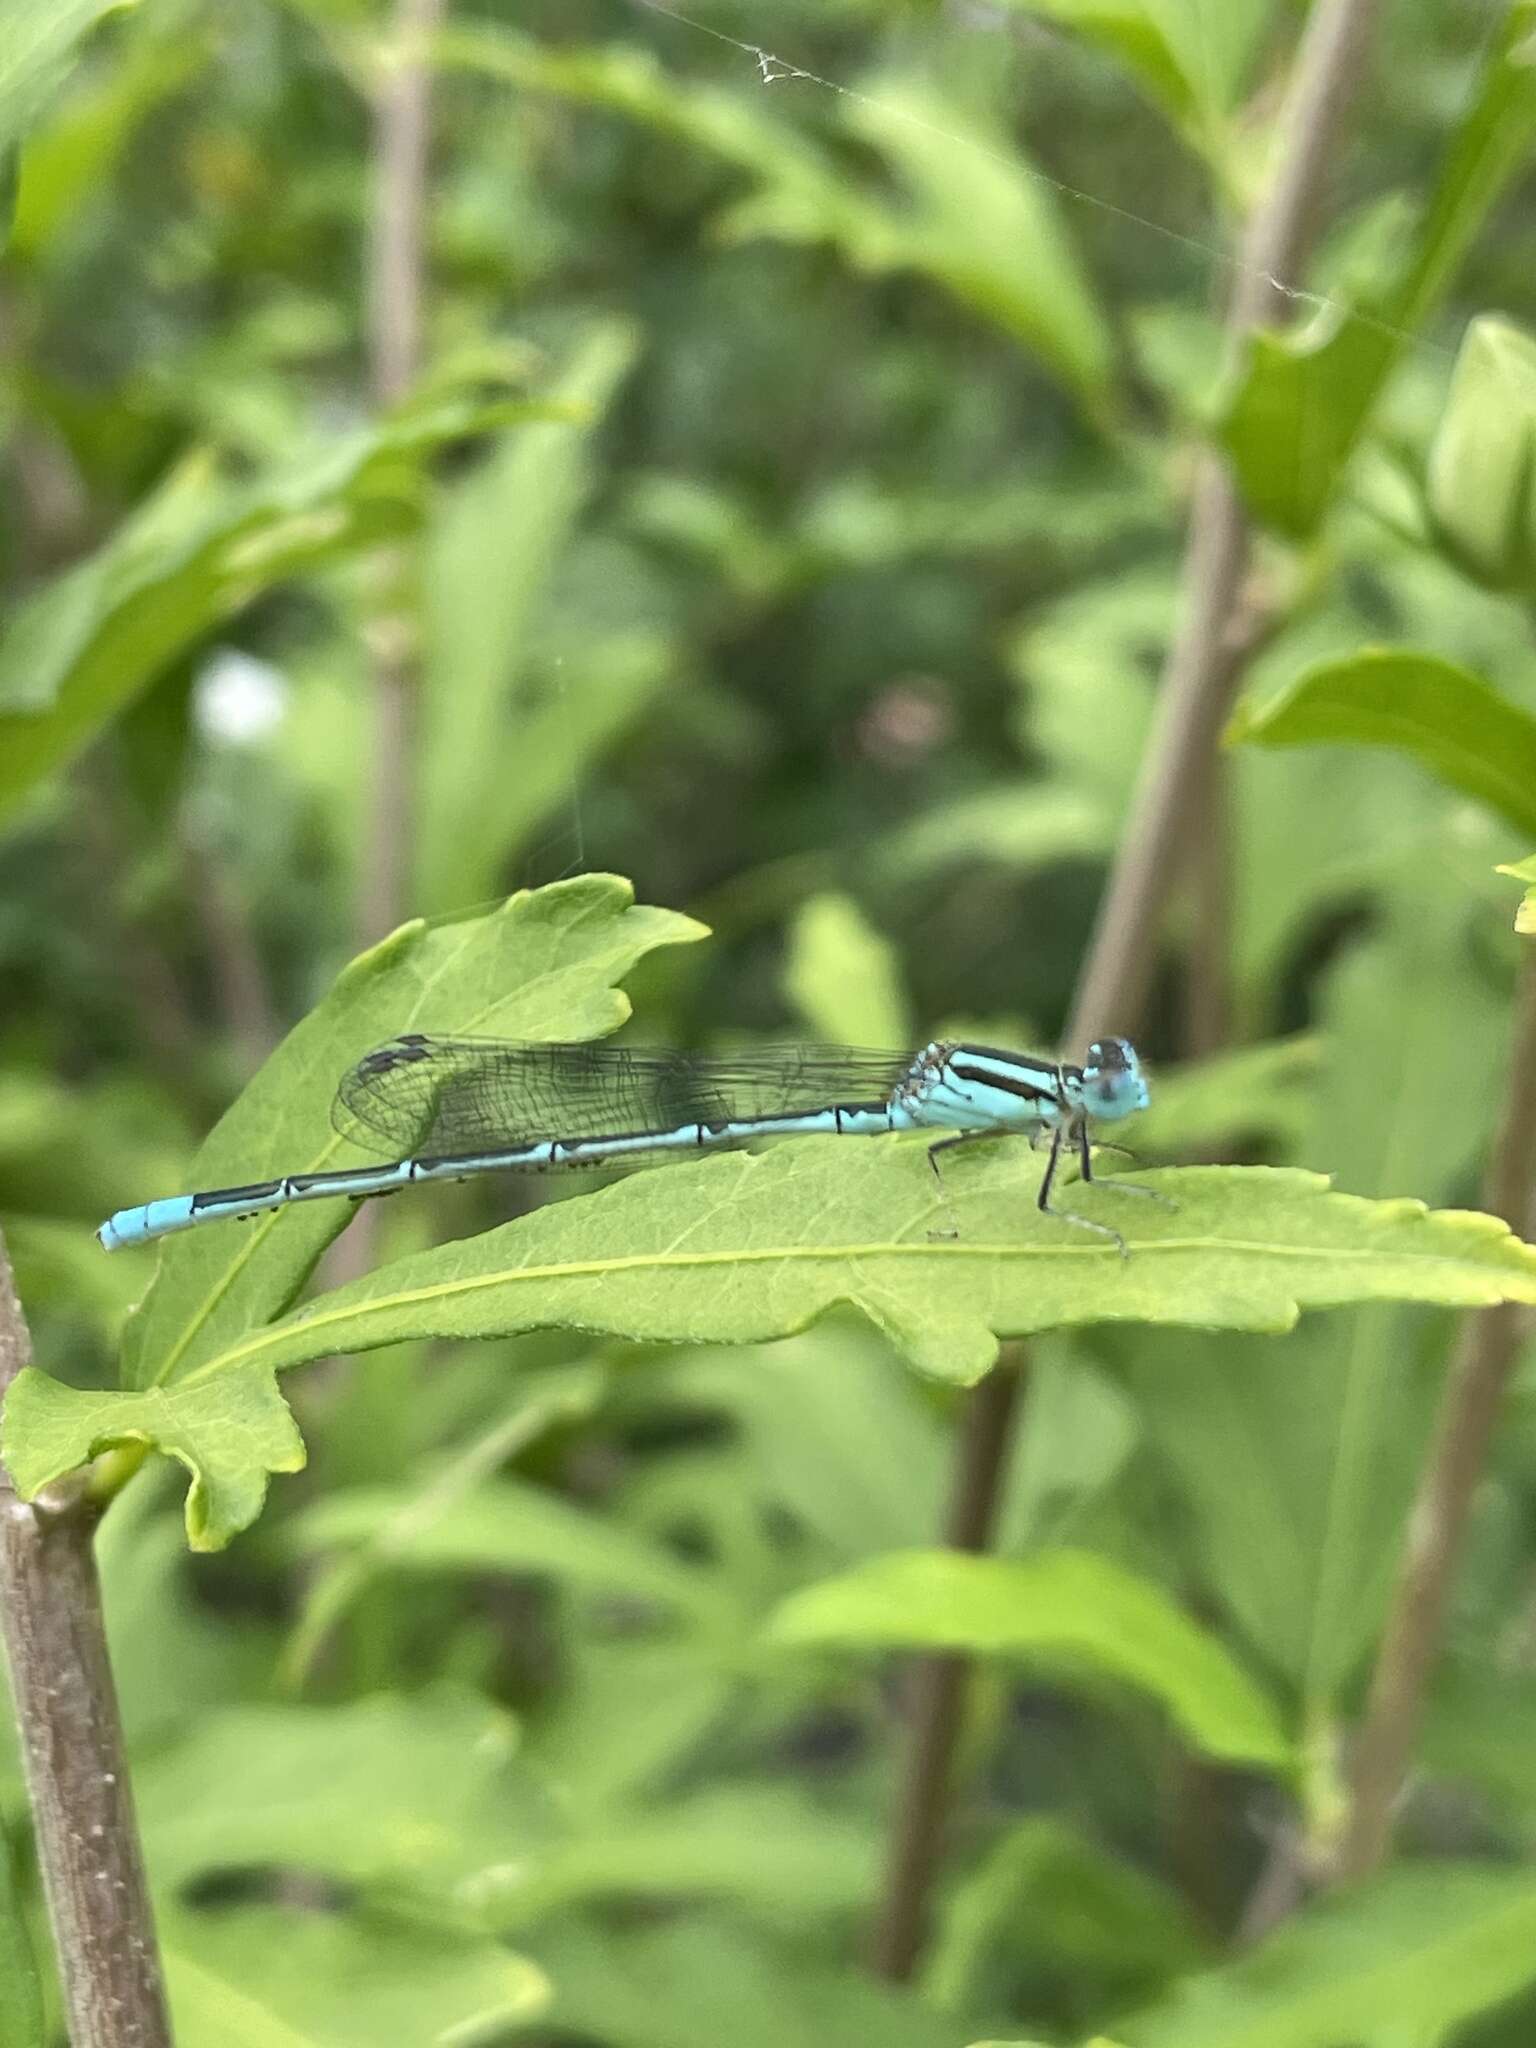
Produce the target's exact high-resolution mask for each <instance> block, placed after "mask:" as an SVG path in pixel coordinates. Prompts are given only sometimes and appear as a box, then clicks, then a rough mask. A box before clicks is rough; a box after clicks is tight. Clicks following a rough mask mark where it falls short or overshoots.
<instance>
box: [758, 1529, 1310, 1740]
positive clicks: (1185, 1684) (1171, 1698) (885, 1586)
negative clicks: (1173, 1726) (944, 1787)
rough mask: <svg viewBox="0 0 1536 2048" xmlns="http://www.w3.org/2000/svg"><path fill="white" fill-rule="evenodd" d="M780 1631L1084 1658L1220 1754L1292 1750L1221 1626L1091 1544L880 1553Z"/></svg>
mask: <svg viewBox="0 0 1536 2048" xmlns="http://www.w3.org/2000/svg"><path fill="white" fill-rule="evenodd" d="M770 1633H771V1636H772V1639H773V1640H774V1641H776V1642H780V1643H786V1644H788V1643H793V1644H808V1643H814V1644H830V1645H835V1646H847V1647H849V1648H854V1649H894V1648H912V1649H923V1650H964V1651H967V1652H969V1653H971V1654H973V1655H978V1656H1001V1657H1009V1658H1020V1659H1023V1660H1025V1661H1028V1662H1034V1663H1037V1664H1039V1663H1043V1664H1045V1665H1047V1666H1048V1667H1053V1668H1062V1667H1065V1668H1068V1669H1072V1670H1079V1671H1083V1670H1086V1671H1088V1672H1090V1673H1092V1674H1095V1675H1102V1676H1105V1677H1109V1678H1113V1679H1117V1680H1120V1681H1121V1682H1123V1683H1125V1684H1128V1685H1132V1686H1135V1687H1137V1688H1138V1689H1139V1690H1141V1691H1144V1692H1148V1693H1150V1694H1151V1695H1152V1697H1153V1698H1154V1699H1156V1700H1157V1701H1158V1702H1159V1703H1160V1704H1161V1705H1162V1706H1163V1707H1164V1708H1165V1709H1166V1710H1167V1712H1168V1713H1169V1714H1170V1715H1171V1716H1172V1718H1173V1720H1174V1721H1175V1722H1176V1723H1177V1725H1178V1727H1179V1729H1180V1732H1181V1733H1182V1734H1183V1735H1184V1736H1185V1737H1186V1738H1187V1740H1188V1741H1189V1742H1190V1743H1191V1744H1193V1746H1194V1747H1195V1748H1197V1749H1200V1750H1203V1751H1205V1752H1206V1753H1207V1754H1208V1755H1211V1756H1219V1757H1224V1758H1227V1759H1229V1760H1231V1761H1233V1762H1241V1763H1249V1764H1259V1765H1264V1766H1267V1767H1269V1768H1286V1767H1288V1766H1289V1765H1290V1763H1291V1761H1292V1749H1291V1744H1290V1742H1289V1740H1288V1738H1287V1735H1286V1732H1285V1729H1284V1727H1283V1725H1282V1723H1281V1721H1280V1717H1279V1715H1278V1713H1277V1712H1276V1710H1275V1708H1274V1706H1273V1705H1272V1703H1271V1702H1270V1701H1269V1699H1268V1698H1266V1696H1265V1695H1264V1694H1263V1693H1262V1692H1261V1691H1260V1690H1259V1688H1258V1687H1257V1686H1256V1685H1255V1684H1254V1683H1253V1681H1252V1680H1251V1679H1250V1678H1249V1677H1248V1676H1247V1675H1246V1673H1245V1672H1244V1671H1243V1670H1242V1668H1241V1666H1240V1665H1238V1664H1237V1663H1235V1662H1234V1661H1233V1659H1232V1658H1231V1656H1230V1655H1229V1654H1228V1653H1227V1651H1226V1650H1224V1649H1223V1648H1222V1646H1221V1644H1220V1643H1219V1642H1218V1641H1217V1640H1216V1638H1215V1637H1214V1636H1212V1635H1210V1634H1208V1633H1207V1632H1206V1631H1205V1630H1203V1629H1201V1628H1199V1627H1198V1626H1197V1625H1196V1624H1195V1623H1194V1622H1192V1621H1191V1620H1190V1619H1189V1617H1188V1616H1187V1615H1186V1614H1184V1613H1183V1612H1182V1610H1181V1609H1180V1608H1179V1607H1177V1606H1176V1605H1175V1604H1174V1602H1173V1601H1172V1600H1170V1599H1169V1597H1168V1595H1167V1594H1166V1593H1165V1592H1163V1590H1162V1588H1161V1587H1159V1586H1155V1585H1153V1584H1152V1583H1151V1582H1150V1581H1148V1580H1146V1579H1142V1578H1138V1577H1136V1576H1134V1575H1133V1574H1132V1573H1130V1572H1128V1571H1125V1570H1123V1569H1122V1568H1121V1567H1120V1566H1118V1565H1115V1564H1111V1563H1110V1561H1109V1560H1108V1559H1107V1558H1103V1557H1095V1556H1093V1555H1091V1554H1090V1553H1088V1552H1086V1551H1071V1550H1058V1551H1046V1552H1042V1553H1041V1554H1039V1555H1037V1556H1035V1557H1030V1558H1022V1559H1019V1558H1002V1557H971V1556H967V1555H965V1554H964V1553H962V1552H960V1551H954V1550H915V1551H908V1552H898V1553H896V1554H895V1555H893V1556H889V1557H878V1558H874V1559H872V1560H871V1561H870V1562H869V1563H868V1564H866V1565H862V1566H859V1567H857V1568H856V1569H855V1570H853V1571H851V1572H848V1573H845V1574H844V1575H843V1576H842V1577H841V1578H836V1579H828V1580H825V1581H824V1582H823V1583H822V1584H821V1585H819V1586H808V1587H806V1588H805V1590H804V1591H803V1592H799V1593H795V1594H792V1595H791V1596H790V1598H789V1599H788V1600H787V1601H785V1603H784V1605H783V1606H782V1607H781V1608H780V1609H779V1611H778V1613H777V1614H776V1615H775V1617H774V1619H773V1622H772V1624H771V1628H770Z"/></svg>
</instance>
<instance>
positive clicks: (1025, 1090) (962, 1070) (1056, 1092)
mask: <svg viewBox="0 0 1536 2048" xmlns="http://www.w3.org/2000/svg"><path fill="white" fill-rule="evenodd" d="M974 1049H975V1050H976V1051H977V1052H981V1051H983V1050H984V1048H983V1047H982V1046H977V1047H975V1048H974ZM949 1071H950V1072H951V1073H952V1074H953V1075H955V1077H956V1078H957V1079H958V1080H961V1081H976V1082H979V1083H980V1085H981V1086H982V1087H983V1088H1001V1089H1002V1091H1003V1093H1004V1094H1005V1095H1017V1096H1019V1097H1020V1098H1021V1099H1022V1100H1023V1101H1025V1102H1056V1101H1059V1100H1060V1094H1061V1091H1060V1089H1059V1088H1055V1087H1037V1086H1036V1085H1035V1084H1034V1083H1033V1082H1031V1081H1019V1080H1016V1079H1015V1078H1014V1077H1013V1075H1011V1074H994V1073H992V1072H990V1071H989V1070H988V1069H987V1068H985V1067H967V1066H962V1065H961V1063H960V1061H959V1060H957V1059H951V1061H950V1062H949Z"/></svg>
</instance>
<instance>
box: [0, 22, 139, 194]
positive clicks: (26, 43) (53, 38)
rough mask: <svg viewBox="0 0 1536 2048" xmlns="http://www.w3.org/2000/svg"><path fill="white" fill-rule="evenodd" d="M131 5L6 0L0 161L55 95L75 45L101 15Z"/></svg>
mask: <svg viewBox="0 0 1536 2048" xmlns="http://www.w3.org/2000/svg"><path fill="white" fill-rule="evenodd" d="M135 4H136V0H7V4H6V6H5V8H4V10H3V11H0V157H3V156H5V155H7V154H8V153H9V152H10V151H11V150H12V149H13V148H14V147H15V146H16V144H17V143H18V142H20V140H21V139H22V137H23V135H24V134H25V133H26V131H27V129H28V128H29V127H30V126H31V125H32V123H33V122H34V121H35V120H36V119H37V117H38V115H39V114H40V113H41V112H42V110H43V108H44V107H45V106H46V105H47V103H48V101H49V100H50V99H51V98H52V96H53V94H54V93H55V92H56V91H57V90H58V87H59V85H60V83H61V82H62V81H63V79H64V77H65V75H66V73H67V72H68V70H69V68H70V66H71V64H73V63H74V61H75V59H76V57H77V55H78V54H79V51H78V46H79V44H80V43H81V42H82V41H83V40H84V39H85V37H86V36H87V35H89V33H90V31H91V30H92V29H93V28H94V27H95V26H96V24H97V23H98V22H99V21H101V20H102V19H103V18H104V17H105V16H106V15H109V14H115V13H116V12H117V11H118V9H119V8H122V7H131V6H133V5H135Z"/></svg>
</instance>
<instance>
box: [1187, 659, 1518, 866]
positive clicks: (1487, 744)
mask: <svg viewBox="0 0 1536 2048" xmlns="http://www.w3.org/2000/svg"><path fill="white" fill-rule="evenodd" d="M1227 739H1228V741H1229V743H1231V744H1234V745H1236V744H1239V743H1242V742H1247V743H1248V744H1250V745H1254V746H1262V747H1295V746H1316V745H1322V744H1334V745H1338V744H1343V745H1353V746H1368V747H1390V748H1393V749H1394V750H1396V751H1397V752H1399V753H1403V754H1407V755H1408V756H1410V758H1412V759H1413V760H1415V761H1417V762H1419V763H1420V764H1421V766H1423V767H1425V768H1427V769H1428V770H1429V772H1430V773H1431V774H1432V775H1435V776H1437V777H1438V778H1439V780H1440V781H1441V782H1443V783H1446V784H1447V785H1448V786H1449V787H1450V788H1452V789H1456V790H1460V791H1462V792H1463V793H1464V794H1465V795H1467V796H1472V797H1476V798H1477V799H1478V800H1479V802H1481V803H1485V804H1488V805H1489V806H1490V807H1491V808H1492V809H1493V810H1495V811H1497V812H1498V813H1499V815H1500V816H1501V817H1502V818H1504V819H1505V820H1507V822H1508V823H1509V824H1511V825H1513V826H1514V827H1515V829H1516V830H1517V831H1519V832H1522V833H1525V834H1531V833H1536V718H1532V716H1531V715H1530V713H1529V712H1527V711H1522V710H1521V709H1520V708H1519V707H1518V706H1517V705H1514V704H1511V703H1510V702H1509V700H1508V699H1507V698H1506V697H1501V696H1500V695H1499V693H1498V692H1497V691H1496V690H1494V689H1492V688H1491V687H1490V686H1489V685H1488V684H1487V683H1485V682H1483V681H1482V680H1481V679H1480V678H1479V677H1477V676H1474V675H1472V674H1470V673H1469V672H1468V671H1467V670H1466V669H1463V668H1458V667H1457V666H1456V664H1455V663H1454V662H1449V661H1443V660H1441V658H1440V657H1439V656H1438V655H1434V654H1426V653H1421V652H1419V651H1417V650H1415V649H1411V648H1367V649H1366V650H1364V651H1363V652H1362V653H1359V654H1355V655H1351V656H1349V657H1347V658H1346V659H1345V660H1343V661H1327V662H1320V663H1318V664H1317V665H1316V666H1314V667H1312V668H1309V669H1305V670H1303V672H1302V673H1301V674H1300V675H1299V676H1298V677H1297V678H1296V679H1295V681H1294V682H1293V683H1292V684H1291V685H1290V687H1289V688H1288V689H1287V690H1286V691H1285V692H1284V693H1283V694H1282V695H1280V696H1279V697H1273V698H1270V699H1269V700H1268V701H1267V702H1264V703H1252V702H1247V703H1244V704H1241V705H1239V707H1238V709H1237V712H1236V714H1235V715H1234V717H1233V719H1232V722H1231V724H1230V725H1229V726H1228V728H1227Z"/></svg>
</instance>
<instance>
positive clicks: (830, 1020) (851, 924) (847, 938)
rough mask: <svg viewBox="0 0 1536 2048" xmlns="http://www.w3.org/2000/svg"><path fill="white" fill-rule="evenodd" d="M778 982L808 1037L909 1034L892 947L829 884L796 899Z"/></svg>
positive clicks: (847, 1039)
mask: <svg viewBox="0 0 1536 2048" xmlns="http://www.w3.org/2000/svg"><path fill="white" fill-rule="evenodd" d="M784 984H785V992H786V993H787V995H788V996H789V999H790V1001H791V1002H792V1003H793V1004H794V1006H795V1008H796V1010H797V1011H798V1012H799V1014H800V1015H801V1016H802V1017H803V1018H804V1019H805V1021H806V1023H807V1024H809V1025H810V1027H811V1032H812V1035H813V1036H814V1037H817V1038H821V1039H827V1040H830V1041H832V1042H833V1043H834V1044H835V1043H837V1042H839V1041H840V1042H841V1043H843V1044H844V1045H869V1046H881V1045H889V1046H904V1045H906V1044H908V1043H909V1041H910V1029H911V1027H910V1023H909V1020H908V1010H907V999H906V995H905V993H904V991H903V989H902V986H901V971H900V967H899V965H898V962H897V959H896V952H895V948H894V947H893V946H892V945H891V943H890V941H889V940H888V939H884V938H882V937H881V936H880V934H879V933H878V932H877V931H876V930H875V929H874V928H873V926H872V925H871V924H870V923H869V922H868V920H867V919H866V918H865V916H864V914H863V912H862V911H861V910H860V909H859V906H858V905H857V904H856V903H855V902H854V900H853V898H852V897H851V896H844V895H840V894H838V893H836V892H833V891H829V892H828V893H826V894H825V895H821V896H812V897H811V898H809V899H808V901H806V902H805V903H803V904H802V905H801V907H800V909H799V911H798V913H797V914H796V916H795V919H794V921H793V923H792V924H791V926H790V929H789V957H788V959H787V961H786V962H785V967H784Z"/></svg>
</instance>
